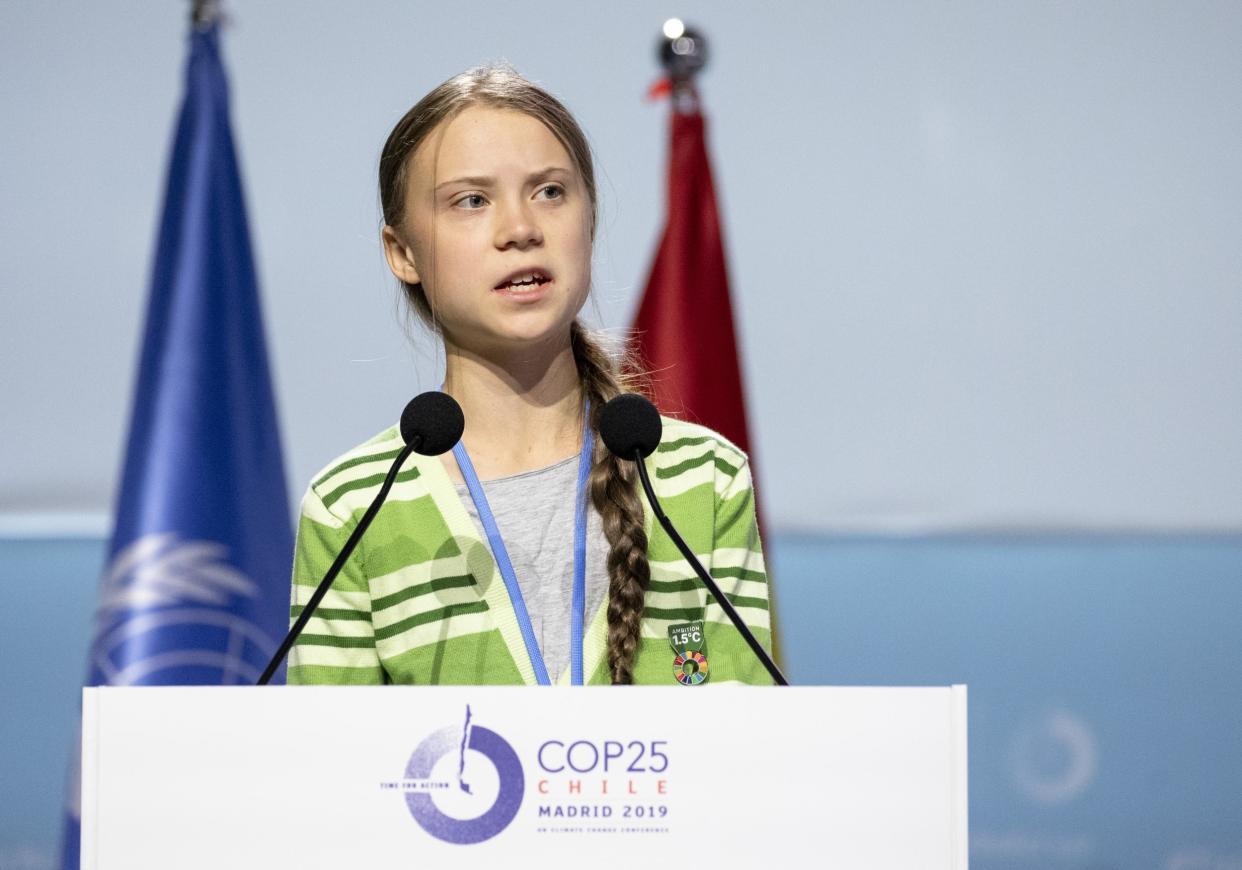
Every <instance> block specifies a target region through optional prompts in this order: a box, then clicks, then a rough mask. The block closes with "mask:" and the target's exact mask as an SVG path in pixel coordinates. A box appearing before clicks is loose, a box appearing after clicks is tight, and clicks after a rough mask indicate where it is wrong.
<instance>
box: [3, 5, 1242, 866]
mask: <svg viewBox="0 0 1242 870" xmlns="http://www.w3.org/2000/svg"><path fill="white" fill-rule="evenodd" d="M231 8H232V14H233V18H234V26H233V27H232V28H231V29H230V30H229V31H228V32H227V33H226V35H225V52H226V60H227V62H228V64H229V70H230V74H231V78H232V83H233V89H234V122H235V128H236V133H237V139H238V147H239V151H240V157H241V161H242V166H243V170H244V173H245V179H246V182H247V194H248V197H249V205H250V217H251V225H252V228H253V231H254V234H255V245H256V250H257V254H258V258H259V271H260V279H261V283H262V288H263V292H264V299H265V305H266V308H267V326H268V335H269V340H270V347H271V351H272V356H273V363H274V366H275V377H276V387H277V393H278V399H279V402H280V409H279V410H280V415H281V420H282V426H283V437H284V442H285V446H286V459H287V465H288V472H289V478H290V482H291V490H292V491H291V503H292V500H293V499H295V498H296V497H297V495H298V494H299V492H300V489H301V487H302V486H303V485H304V483H305V481H306V480H307V479H308V478H309V477H310V476H311V475H312V474H313V472H314V471H315V469H316V468H318V467H319V466H320V465H322V464H323V463H324V462H325V461H327V459H329V458H330V457H331V456H333V455H335V454H336V453H338V452H339V451H340V450H341V449H343V448H344V447H347V446H349V445H351V444H354V443H356V442H357V441H358V440H360V439H361V438H363V437H365V436H367V435H369V434H370V433H371V432H373V431H375V430H377V429H379V428H381V427H383V426H385V425H387V424H388V423H389V422H391V420H392V419H393V418H394V417H395V414H396V413H397V409H398V408H400V407H401V405H402V404H403V403H404V401H405V400H406V399H407V398H408V396H409V395H411V394H412V393H414V392H417V391H418V390H420V389H422V388H424V387H427V386H429V385H432V384H434V383H435V382H436V379H437V377H438V372H437V355H436V353H435V351H434V348H433V347H432V346H431V345H430V344H429V343H428V341H427V339H426V337H425V336H416V338H415V341H414V343H413V344H412V343H411V342H410V340H409V339H408V338H407V336H406V335H405V333H404V330H403V328H402V320H401V317H400V316H399V314H398V312H397V310H396V304H395V291H394V288H393V285H392V282H391V279H390V278H389V276H388V275H387V271H386V269H385V267H384V265H383V263H382V260H381V257H380V252H379V247H378V244H377V225H378V208H377V204H376V195H375V192H374V179H373V176H374V169H375V161H376V157H377V155H378V151H379V147H380V145H381V143H382V141H383V138H384V136H385V135H386V134H387V132H388V130H389V128H390V127H391V125H392V123H393V122H394V121H395V120H396V119H397V118H398V117H399V116H400V115H401V114H402V113H403V112H404V110H405V109H406V108H407V107H408V106H409V104H411V103H412V102H413V101H414V100H415V99H416V98H417V97H418V96H419V95H421V94H422V93H423V92H425V91H426V90H427V89H428V88H430V87H431V86H432V85H434V84H435V83H437V82H438V81H440V80H441V79H443V78H445V77H447V76H448V75H450V74H452V73H454V72H457V71H459V70H461V69H463V68H465V67H467V66H469V65H471V64H473V63H476V62H479V61H481V60H486V59H491V58H499V57H506V58H508V59H509V60H511V61H512V62H514V63H515V64H516V65H517V66H518V68H519V69H520V70H522V71H523V72H525V73H526V74H527V75H529V76H531V77H533V78H535V79H537V80H539V81H541V82H543V83H544V84H545V85H547V86H548V87H550V88H551V89H552V90H554V91H555V92H556V93H558V94H559V95H560V96H561V97H562V98H563V99H565V101H566V102H567V103H568V104H569V106H570V107H571V108H572V109H573V110H574V111H575V113H576V114H577V115H578V117H579V119H580V120H581V121H582V123H583V125H584V126H585V127H586V129H587V130H588V132H589V134H590V135H591V138H592V141H593V143H594V146H595V148H596V151H597V160H598V166H599V170H600V175H601V179H602V186H603V190H602V192H603V196H604V200H603V222H602V234H601V238H600V242H599V245H598V247H597V250H596V272H595V279H596V294H595V309H594V316H595V318H596V320H597V321H598V322H599V323H600V324H601V325H603V326H605V327H607V328H610V329H617V328H621V327H623V326H624V325H625V324H626V323H627V322H628V318H629V315H630V312H631V310H632V306H633V305H634V303H635V302H636V299H637V293H638V292H639V290H640V289H641V286H642V284H643V282H644V280H645V277H646V270H647V268H648V264H649V261H650V257H651V254H652V251H653V246H654V242H655V240H656V237H657V234H658V232H659V228H660V220H661V216H662V209H663V202H662V185H663V172H664V151H665V115H666V107H665V106H664V105H662V104H661V105H652V104H648V103H646V102H645V101H644V100H643V96H642V95H643V93H644V91H645V89H646V86H647V85H648V84H649V83H650V82H651V81H652V80H653V79H654V78H655V76H656V75H657V73H658V71H657V69H656V66H655V63H654V60H653V51H652V50H653V43H654V35H655V33H656V32H657V30H658V27H659V24H660V22H661V21H662V20H663V19H664V18H665V17H668V16H669V15H673V14H678V15H682V16H683V17H685V18H686V19H687V20H689V21H691V22H692V23H696V24H698V25H699V26H700V27H702V28H703V29H704V30H705V31H706V32H707V33H708V34H709V36H710V37H711V39H712V46H713V50H714V59H713V62H712V65H711V67H710V68H709V70H708V71H707V73H706V74H705V75H704V78H703V81H702V87H703V91H704V94H705V97H706V100H707V108H708V112H709V115H710V118H711V127H710V136H711V146H712V153H713V158H714V162H715V169H716V179H717V185H718V188H719V191H720V196H721V204H722V210H723V215H724V220H725V230H726V241H727V243H728V247H729V255H730V264H731V269H732V278H733V284H734V291H735V306H736V310H737V311H738V314H739V326H740V332H741V339H742V343H743V353H744V357H745V364H746V369H747V377H748V382H749V386H750V393H751V396H750V398H751V406H752V412H753V414H754V421H753V422H754V428H755V430H756V441H757V452H758V459H759V467H760V469H761V472H762V474H763V480H762V484H763V486H764V500H765V506H766V507H767V509H768V517H767V519H768V522H769V525H770V527H771V529H773V530H774V531H775V534H774V535H773V536H772V540H771V541H770V542H769V550H770V555H771V558H772V562H773V564H774V566H775V571H776V577H777V587H776V588H777V601H778V608H780V609H779V612H780V613H781V616H782V620H783V622H782V627H783V629H784V642H785V650H786V657H787V664H788V668H789V670H790V672H791V674H792V675H793V676H794V678H795V680H798V681H803V682H830V683H888V684H900V683H945V682H949V681H965V682H968V683H970V684H971V732H972V733H971V752H972V769H971V789H972V855H973V861H974V866H976V867H982V868H1009V867H1013V868H1048V867H1065V868H1096V870H1098V868H1112V867H1117V868H1121V867H1125V868H1132V867H1152V868H1167V870H1226V868H1228V870H1238V868H1242V837H1240V836H1239V834H1238V833H1237V831H1238V825H1237V819H1238V818H1242V804H1240V803H1239V798H1238V794H1239V793H1240V792H1242V758H1240V752H1242V750H1240V749H1239V746H1240V745H1242V744H1240V742H1239V740H1238V738H1237V735H1238V734H1239V733H1242V710H1240V708H1239V704H1238V700H1237V699H1238V698H1239V697H1242V676H1240V674H1242V649H1239V640H1238V636H1239V633H1238V632H1237V630H1236V618H1235V617H1236V614H1238V613H1239V612H1242V543H1240V541H1242V447H1239V445H1240V444H1242V400H1240V399H1239V391H1238V387H1237V375H1236V373H1237V372H1238V371H1240V370H1242V292H1240V291H1242V210H1240V209H1239V208H1238V206H1237V203H1238V202H1239V201H1242V101H1239V100H1238V94H1239V93H1242V52H1239V51H1238V46H1239V45H1242V6H1239V5H1237V4H1236V3H1231V2H1227V3H1207V2H1198V3H1176V4H1175V3H1171V2H1166V3H1153V2H1133V3H1124V4H1122V3H1058V4H1046V3H1025V4H1024V3H1013V2H1011V3H985V2H937V3H888V4H871V3H788V4H780V5H762V6H761V5H759V4H718V3H707V2H683V3H679V4H677V5H675V6H670V5H667V4H665V3H656V2H651V0H639V2H633V3H627V4H602V3H601V4H594V3H576V2H575V3H571V2H548V3H537V4H534V5H526V6H515V5H513V4H499V3H476V4H436V5H434V6H433V5H431V4H422V3H417V4H416V3H402V2H396V0H390V2H379V0H377V2H369V3H364V4H343V3H339V2H337V3H327V2H309V0H303V2H297V3H294V2H268V0H265V2H263V3H258V2H248V0H236V2H234V3H233V4H232V7H231ZM185 12H186V4H184V3H180V2H172V0H165V2H139V0H118V2H112V3H107V4H101V3H88V2H72V3H71V2H62V3H37V2H17V0H8V2H0V118H2V119H3V120H2V122H0V158H3V159H0V312H2V318H0V371H2V372H3V377H0V408H3V409H4V411H3V413H0V445H2V446H3V456H4V457H5V458H4V460H3V465H0V536H2V537H3V540H0V589H3V593H4V598H5V601H6V602H8V603H9V604H10V606H8V607H6V608H5V609H4V610H3V611H2V613H3V615H2V616H0V712H2V714H3V715H2V716H0V746H3V747H4V749H3V750H0V765H2V767H0V782H3V783H4V784H5V789H4V790H3V794H0V820H3V821H2V822H0V870H15V868H23V870H34V868H43V867H47V866H49V862H50V860H51V858H50V856H51V854H52V851H53V849H54V844H55V841H56V838H57V836H58V829H57V826H58V824H59V804H60V801H61V799H62V784H63V780H64V765H65V761H66V757H67V749H68V742H69V740H70V739H71V737H72V733H73V730H74V727H75V725H74V707H75V697H76V684H77V681H78V680H80V678H81V675H82V673H83V672H84V671H85V645H86V634H87V626H88V624H89V619H90V613H91V608H92V607H93V596H94V586H95V582H96V578H97V576H98V573H99V568H100V563H101V561H102V554H103V544H102V542H101V541H100V540H99V537H100V536H101V535H103V534H106V530H107V527H108V516H107V515H108V512H109V510H110V509H111V503H112V498H113V487H114V485H115V481H116V477H117V474H118V470H119V462H120V457H121V451H122V444H123V438H124V427H125V425H126V416H127V413H128V407H129V401H130V395H129V391H130V389H131V385H132V378H133V369H134V364H135V361H136V357H137V346H136V342H137V337H138V334H139V327H140V319H141V313H142V310H143V305H144V302H145V294H146V291H147V287H146V281H147V272H148V269H149V259H150V253H151V248H152V244H153V241H154V238H153V237H154V227H155V215H156V209H157V207H158V204H159V199H160V190H161V185H162V181H163V172H164V168H165V161H166V158H167V147H168V144H169V138H170V134H171V125H172V120H173V114H174V111H175V108H176V103H177V100H178V99H179V94H180V87H181V80H180V79H181V70H182V64H183V61H184V56H183V50H184V43H183V37H184V31H185ZM810 456H814V457H815V459H814V461H811V460H810V459H809V457H810ZM1101 531H1107V532H1109V534H1100V532H1101ZM945 532H948V534H944V533H945ZM56 535H61V536H62V537H56ZM49 536H52V537H49ZM64 536H67V537H64ZM795 603H796V606H794V604H795ZM781 605H784V606H783V607H781ZM1088 762H1089V764H1088ZM1083 765H1087V768H1084V767H1083ZM1083 769H1089V771H1090V774H1091V775H1090V776H1089V777H1087V778H1086V780H1085V781H1084V784H1082V785H1079V786H1075V787H1074V788H1070V787H1069V785H1073V784H1074V782H1076V781H1077V780H1076V777H1077V774H1078V772H1081V771H1082V770H1083ZM1067 783H1068V784H1069V785H1067ZM15 784H16V787H15ZM1041 795H1042V796H1041ZM1049 795H1052V796H1053V797H1052V798H1049Z"/></svg>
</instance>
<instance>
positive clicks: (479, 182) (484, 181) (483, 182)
mask: <svg viewBox="0 0 1242 870" xmlns="http://www.w3.org/2000/svg"><path fill="white" fill-rule="evenodd" d="M556 172H560V173H562V174H564V175H568V174H569V170H568V169H566V168H565V167H563V166H548V167H546V168H544V169H540V170H539V171H538V172H532V173H531V174H530V175H528V176H526V181H527V183H530V182H532V181H534V180H535V179H537V178H544V177H545V176H548V175H552V174H553V173H556ZM495 183H496V179H495V178H493V177H492V176H490V175H463V176H462V177H460V178H453V179H450V180H449V181H442V182H440V183H439V184H437V185H436V190H437V191H438V190H440V188H442V187H449V186H450V185H454V184H470V185H474V186H476V187H489V186H491V185H494V184H495Z"/></svg>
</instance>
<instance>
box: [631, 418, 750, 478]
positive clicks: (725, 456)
mask: <svg viewBox="0 0 1242 870" xmlns="http://www.w3.org/2000/svg"><path fill="white" fill-rule="evenodd" d="M660 420H661V422H662V423H663V424H664V428H663V431H662V433H661V435H660V446H659V447H657V448H656V452H655V453H654V454H652V459H653V460H654V464H655V467H656V476H657V477H659V478H661V479H664V480H669V481H671V480H675V479H678V478H683V477H686V476H690V478H691V479H693V478H698V477H703V476H704V475H706V474H711V476H712V477H714V478H715V479H716V481H717V485H718V487H717V488H719V484H720V483H721V482H722V481H724V480H732V479H736V478H739V477H740V478H747V477H748V476H749V472H748V470H747V466H748V463H749V461H748V458H747V456H746V453H745V451H743V450H742V449H741V448H740V447H738V446H737V445H736V444H734V443H733V442H732V441H730V440H729V439H728V438H726V437H724V436H723V435H721V434H720V433H719V432H715V431H713V430H711V429H709V428H707V427H706V426H701V425H699V424H698V423H690V422H688V421H686V420H679V419H677V418H676V417H667V416H663V415H661V417H660Z"/></svg>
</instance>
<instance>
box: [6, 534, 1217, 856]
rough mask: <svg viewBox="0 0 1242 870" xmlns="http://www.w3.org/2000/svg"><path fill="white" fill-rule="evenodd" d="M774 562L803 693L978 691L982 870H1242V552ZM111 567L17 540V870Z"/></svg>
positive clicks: (40, 819) (31, 842)
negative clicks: (920, 687) (868, 688)
mask: <svg viewBox="0 0 1242 870" xmlns="http://www.w3.org/2000/svg"><path fill="white" fill-rule="evenodd" d="M768 551H769V557H770V559H771V561H772V563H773V571H774V576H775V583H776V594H777V606H778V607H779V608H780V610H779V620H780V627H781V629H782V632H783V638H784V640H783V647H784V651H785V665H786V670H787V672H788V673H789V674H790V676H791V678H792V679H793V680H794V681H795V682H801V683H835V684H847V685H848V684H862V683H878V684H915V685H917V684H945V683H949V682H966V683H969V684H970V729H971V733H970V753H971V758H970V763H971V773H970V776H971V781H970V788H971V794H970V804H971V841H972V848H971V865H972V867H973V868H976V870H1007V868H1021V870H1028V868H1031V870H1033V868H1041V870H1044V868H1048V870H1055V868H1091V870H1105V868H1118V870H1120V868H1126V870H1141V868H1161V870H1222V868H1236V867H1239V866H1242V833H1240V832H1239V827H1240V826H1239V825H1238V823H1237V820H1238V819H1240V818H1242V788H1240V786H1242V737H1239V735H1242V636H1240V633H1239V631H1238V627H1237V624H1238V621H1239V615H1240V614H1242V537H1229V538H1208V537H1204V538H1159V537H1144V538H1099V537H1093V538H1047V537H1039V538H1025V539H1024V538H1017V539H998V538H978V539H955V538H919V539H906V540H902V539H884V538H856V539H830V538H809V537H798V536H781V535H776V536H774V537H773V538H772V540H771V541H769V546H768ZM103 558H104V542H102V541H99V540H83V541H35V542H14V541H0V581H2V582H3V583H4V588H5V590H6V592H7V593H8V595H9V599H8V601H9V605H10V606H8V607H6V608H5V609H4V610H3V611H0V661H3V663H4V666H3V668H0V698H3V704H4V707H3V709H4V712H5V715H3V716H0V781H3V782H6V783H12V782H19V783H23V788H22V789H21V790H15V789H3V790H0V868H18V867H21V868H23V870H36V868H50V867H52V866H54V861H55V856H56V852H57V849H58V847H59V839H58V838H59V835H60V822H61V813H62V803H63V799H64V791H63V789H64V778H65V767H66V764H67V762H68V749H69V741H70V740H71V739H72V734H73V731H74V728H75V726H76V720H77V698H78V692H79V691H80V690H79V686H80V682H79V681H80V679H81V671H82V662H83V661H84V655H85V652H86V644H87V638H88V635H89V626H90V620H91V613H92V610H93V607H94V601H95V589H96V583H97V580H96V578H97V577H98V576H99V573H100V568H101V566H102V563H103ZM795 605H796V606H795ZM14 712H15V713H16V714H17V715H12V713H14ZM827 713H828V714H829V715H830V713H831V711H827Z"/></svg>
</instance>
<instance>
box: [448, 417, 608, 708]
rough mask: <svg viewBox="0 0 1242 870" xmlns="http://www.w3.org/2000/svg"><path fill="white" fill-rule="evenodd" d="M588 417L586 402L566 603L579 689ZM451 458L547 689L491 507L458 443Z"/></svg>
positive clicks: (545, 673) (571, 661)
mask: <svg viewBox="0 0 1242 870" xmlns="http://www.w3.org/2000/svg"><path fill="white" fill-rule="evenodd" d="M590 414H591V403H590V401H587V402H586V408H585V411H584V414H583V419H582V453H581V455H580V456H579V457H578V494H577V500H576V501H575V503H574V586H573V595H572V597H571V599H570V610H571V613H570V624H569V671H570V682H571V683H572V684H573V685H575V686H581V685H582V683H583V674H582V633H583V632H582V623H583V617H584V612H585V610H586V526H587V521H586V509H587V500H586V488H587V477H588V476H589V475H590V473H591V452H592V448H594V446H595V439H594V437H593V434H592V432H591V425H590V422H589V421H590V419H591V416H590ZM453 456H454V457H456V459H457V467H458V468H460V469H461V476H462V477H463V478H465V480H466V488H467V489H469V490H470V497H471V498H472V499H474V507H475V510H477V511H478V512H479V521H480V522H481V523H482V524H483V531H485V532H486V533H487V542H488V544H490V545H491V548H492V557H493V558H494V559H495V560H496V567H498V568H499V569H500V576H501V577H503V578H504V581H505V588H506V589H507V590H508V591H509V601H510V602H512V604H513V611H514V613H515V614H516V615H517V621H518V626H519V627H520V628H521V629H522V639H523V640H524V641H525V642H526V652H527V654H528V655H530V663H531V666H532V667H533V668H534V669H535V679H536V680H537V681H538V682H539V685H541V686H550V685H552V681H551V680H550V679H548V668H547V666H546V665H544V663H543V654H542V653H540V651H539V643H538V641H536V640H535V629H534V627H533V626H532V625H531V624H530V614H529V613H527V612H526V601H525V600H524V599H523V598H522V589H521V587H519V586H518V582H517V574H516V573H515V572H514V570H513V563H512V562H511V561H510V560H509V551H508V550H507V549H505V542H504V538H502V537H501V536H500V529H499V528H497V526H496V517H495V516H493V514H492V508H491V505H489V504H488V503H487V494H486V493H485V492H484V491H483V485H482V484H481V483H479V477H478V475H477V474H475V473H474V465H473V464H472V463H471V462H470V456H469V455H468V454H467V453H466V447H465V445H464V444H462V442H460V441H458V442H457V446H455V447H454V448H453Z"/></svg>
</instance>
